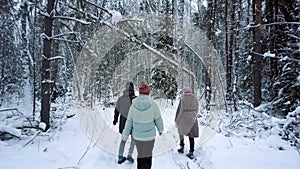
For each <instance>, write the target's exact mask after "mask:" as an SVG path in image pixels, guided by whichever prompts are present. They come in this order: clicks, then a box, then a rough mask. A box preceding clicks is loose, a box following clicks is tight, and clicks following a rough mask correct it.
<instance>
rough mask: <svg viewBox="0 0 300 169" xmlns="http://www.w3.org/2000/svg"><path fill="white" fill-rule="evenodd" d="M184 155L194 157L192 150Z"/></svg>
mask: <svg viewBox="0 0 300 169" xmlns="http://www.w3.org/2000/svg"><path fill="white" fill-rule="evenodd" d="M186 156H187V157H188V158H190V159H194V158H195V157H194V152H193V151H191V150H190V151H189V153H187V154H186Z"/></svg>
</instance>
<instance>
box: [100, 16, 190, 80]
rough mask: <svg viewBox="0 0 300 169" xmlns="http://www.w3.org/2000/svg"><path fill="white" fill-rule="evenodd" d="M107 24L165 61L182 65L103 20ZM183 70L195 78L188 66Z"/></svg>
mask: <svg viewBox="0 0 300 169" xmlns="http://www.w3.org/2000/svg"><path fill="white" fill-rule="evenodd" d="M103 23H104V24H105V25H106V26H108V27H109V28H111V29H114V30H116V31H117V32H118V33H120V34H121V35H123V36H125V37H127V38H128V39H130V40H131V41H132V42H134V43H137V44H139V45H142V46H143V47H145V49H147V50H149V51H150V52H151V53H153V54H155V55H156V56H158V57H159V58H161V59H163V60H164V61H167V62H168V63H170V64H172V65H174V66H176V67H180V66H181V65H180V64H178V63H177V62H175V61H174V60H172V59H170V58H168V57H166V56H165V55H163V54H162V53H161V52H159V51H157V50H156V49H154V48H152V47H151V46H149V45H147V44H146V43H144V42H142V41H140V40H138V39H136V38H135V37H131V36H130V35H129V34H128V33H127V32H125V31H123V30H121V29H120V28H118V27H116V26H114V25H112V24H110V23H108V22H103ZM183 71H184V72H186V73H188V74H190V75H191V76H192V77H193V78H195V75H194V73H193V72H191V71H190V70H188V69H187V68H183Z"/></svg>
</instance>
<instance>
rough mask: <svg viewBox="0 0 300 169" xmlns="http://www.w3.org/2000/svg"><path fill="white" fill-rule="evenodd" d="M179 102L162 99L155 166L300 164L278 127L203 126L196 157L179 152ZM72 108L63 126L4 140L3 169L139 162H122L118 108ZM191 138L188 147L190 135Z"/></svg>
mask: <svg viewBox="0 0 300 169" xmlns="http://www.w3.org/2000/svg"><path fill="white" fill-rule="evenodd" d="M176 106H177V104H175V105H174V106H171V105H170V104H169V103H167V102H165V101H161V102H160V107H161V109H162V115H163V119H164V123H165V129H166V130H165V133H164V134H163V135H162V136H158V137H157V139H156V142H155V147H156V148H155V153H154V157H153V167H152V168H153V169H165V168H169V169H176V168H190V169H254V168H255V169H283V168H285V169H299V166H300V154H299V153H298V151H297V150H296V149H295V147H291V146H290V145H289V144H288V143H287V142H286V141H283V140H282V139H281V138H280V136H278V134H276V131H274V132H273V131H268V132H266V133H265V134H264V133H263V134H260V135H258V136H257V137H256V138H251V137H249V138H247V137H240V136H238V135H230V136H229V135H226V134H225V132H219V133H217V132H215V131H212V130H210V128H209V127H205V126H200V135H201V137H199V138H197V139H196V144H195V145H196V146H195V152H194V154H195V156H196V159H195V160H190V159H188V158H187V157H186V156H185V155H184V154H178V153H177V150H176V149H177V148H178V145H177V144H178V142H177V136H176V133H174V131H175V130H174V122H173V121H174V115H175V111H176ZM68 111H69V112H72V113H75V116H74V117H72V118H68V119H67V120H66V122H65V123H64V125H62V126H61V128H57V129H51V130H49V131H48V132H47V133H42V132H41V133H40V134H39V135H38V136H36V137H34V136H31V137H29V138H26V139H11V140H8V141H0V150H1V151H0V168H1V169H19V168H22V169H67V168H69V169H71V168H76V169H79V168H80V169H118V168H120V169H121V168H122V169H123V168H125V169H126V168H131V169H135V168H136V159H135V162H134V163H133V164H130V163H128V162H125V163H123V164H121V165H119V164H117V155H116V152H117V149H118V144H119V141H120V135H119V134H118V132H117V127H118V126H117V125H116V126H113V125H112V117H113V107H111V108H106V109H103V108H101V107H98V108H95V109H87V108H82V107H76V108H75V107H73V108H72V109H70V110H68ZM211 113H214V112H211ZM225 135H226V136H225ZM31 139H32V141H30V140H31ZM91 140H92V141H91ZM29 141H30V142H29ZM185 143H186V146H185V151H186V152H187V151H188V139H187V138H186V139H185ZM126 149H127V147H126V148H125V151H126ZM125 155H126V154H125Z"/></svg>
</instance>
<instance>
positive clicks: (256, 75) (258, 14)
mask: <svg viewBox="0 0 300 169" xmlns="http://www.w3.org/2000/svg"><path fill="white" fill-rule="evenodd" d="M253 19H254V23H255V28H254V32H253V38H254V48H253V61H254V65H253V86H254V87H253V89H254V94H253V105H254V106H255V107H256V106H259V105H260V104H261V70H262V68H261V66H262V33H261V29H262V1H261V0H253Z"/></svg>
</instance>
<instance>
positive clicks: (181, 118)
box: [175, 93, 199, 137]
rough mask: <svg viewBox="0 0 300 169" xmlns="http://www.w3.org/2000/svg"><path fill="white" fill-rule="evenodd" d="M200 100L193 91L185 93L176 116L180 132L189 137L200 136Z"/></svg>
mask: <svg viewBox="0 0 300 169" xmlns="http://www.w3.org/2000/svg"><path fill="white" fill-rule="evenodd" d="M198 105H199V103H198V100H197V98H196V97H195V96H194V95H193V94H192V93H184V95H183V96H182V98H181V100H180V102H179V105H178V108H177V112H176V117H175V122H176V124H177V127H178V133H179V134H180V135H185V136H189V137H199V129H198V120H197V112H198V109H199V108H198V107H199V106H198Z"/></svg>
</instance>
